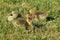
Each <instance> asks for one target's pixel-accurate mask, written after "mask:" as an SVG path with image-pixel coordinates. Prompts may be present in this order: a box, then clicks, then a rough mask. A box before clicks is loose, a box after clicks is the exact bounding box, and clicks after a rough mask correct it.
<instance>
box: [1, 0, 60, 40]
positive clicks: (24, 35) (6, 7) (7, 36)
mask: <svg viewBox="0 0 60 40" xmlns="http://www.w3.org/2000/svg"><path fill="white" fill-rule="evenodd" d="M30 8H36V10H39V11H46V12H47V11H50V13H49V16H52V17H54V18H55V20H54V21H49V22H45V21H42V24H45V25H44V26H42V27H41V28H39V29H36V32H35V33H34V34H33V33H28V32H27V31H26V32H24V30H21V29H20V28H18V27H17V28H14V26H13V25H12V23H11V22H7V21H6V16H7V15H8V14H9V13H10V12H11V11H12V10H18V11H19V12H20V13H21V14H22V15H25V14H26V12H27V11H28V10H29V9H30ZM35 23H36V22H35ZM36 24H41V21H39V22H37V23H36ZM0 40H60V0H0Z"/></svg>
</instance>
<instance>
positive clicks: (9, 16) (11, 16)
mask: <svg viewBox="0 0 60 40" xmlns="http://www.w3.org/2000/svg"><path fill="white" fill-rule="evenodd" d="M17 17H18V13H17V11H12V12H11V13H10V14H9V15H8V17H7V20H8V21H12V20H14V19H15V18H17Z"/></svg>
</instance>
